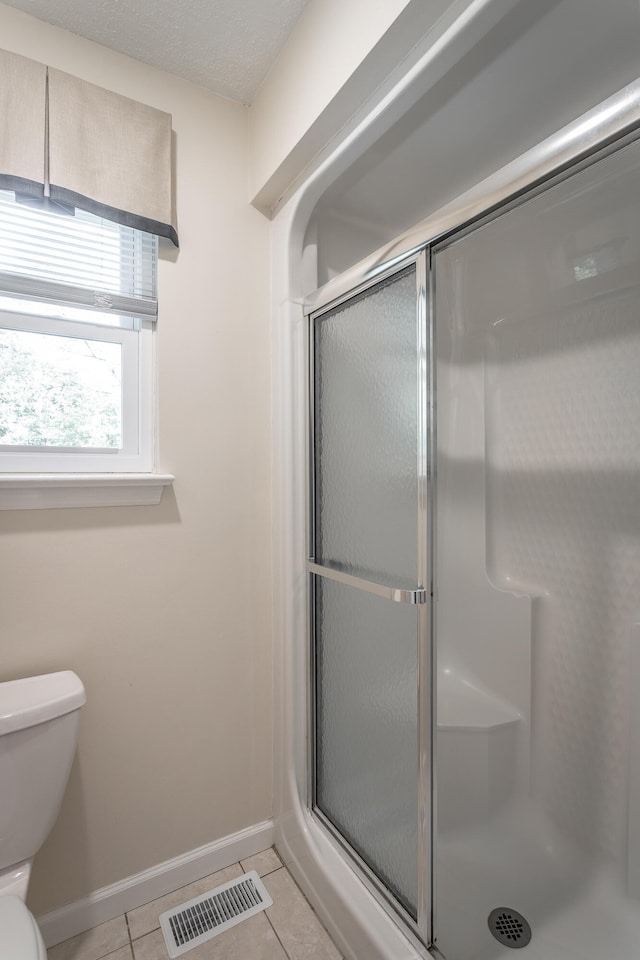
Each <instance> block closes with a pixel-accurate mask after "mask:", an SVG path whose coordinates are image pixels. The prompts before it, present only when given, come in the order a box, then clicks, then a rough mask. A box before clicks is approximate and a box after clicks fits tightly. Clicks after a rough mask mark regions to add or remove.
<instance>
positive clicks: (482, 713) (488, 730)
mask: <svg viewBox="0 0 640 960" xmlns="http://www.w3.org/2000/svg"><path fill="white" fill-rule="evenodd" d="M521 721H522V717H521V716H520V714H518V713H517V712H516V711H515V710H514V709H513V707H510V706H508V705H507V704H504V703H503V702H502V701H500V700H497V699H496V698H495V697H492V696H491V694H489V693H487V692H486V691H484V690H480V689H479V688H478V687H475V686H473V685H472V684H470V683H468V682H466V681H464V680H461V679H460V678H459V677H456V676H455V675H454V674H441V675H440V676H439V677H438V721H437V741H438V760H437V763H438V796H439V797H440V798H442V799H444V800H445V802H444V803H440V804H439V808H438V829H439V830H445V831H449V830H455V829H458V828H464V827H468V826H474V825H478V824H479V823H483V822H486V821H487V820H488V819H489V818H490V817H491V816H493V815H494V814H495V813H496V812H497V811H498V810H499V809H501V808H502V807H503V806H504V805H505V804H506V803H507V802H508V801H509V799H510V798H511V797H512V796H513V792H514V789H515V785H516V774H515V771H516V769H517V746H518V733H519V730H520V728H521Z"/></svg>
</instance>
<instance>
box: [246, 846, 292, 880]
mask: <svg viewBox="0 0 640 960" xmlns="http://www.w3.org/2000/svg"><path fill="white" fill-rule="evenodd" d="M240 866H241V867H242V869H243V870H244V872H245V873H249V871H250V870H255V871H256V873H257V874H258V876H259V877H266V875H267V874H268V873H273V872H274V870H280V869H281V868H282V861H281V860H280V857H279V856H278V854H277V853H276V852H275V850H274V849H273V847H272V848H271V849H270V850H263V851H262V853H256V854H255V855H254V856H253V857H247V859H246V860H241V861H240Z"/></svg>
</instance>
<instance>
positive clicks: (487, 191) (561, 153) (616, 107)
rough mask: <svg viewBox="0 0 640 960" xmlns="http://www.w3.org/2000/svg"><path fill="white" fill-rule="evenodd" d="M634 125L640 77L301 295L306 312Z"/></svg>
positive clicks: (337, 300) (345, 294)
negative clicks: (351, 264) (323, 282)
mask: <svg viewBox="0 0 640 960" xmlns="http://www.w3.org/2000/svg"><path fill="white" fill-rule="evenodd" d="M639 128H640V79H638V80H634V82H633V83H630V84H628V85H627V86H626V87H623V88H622V90H619V91H618V92H617V93H615V94H613V96H611V97H608V98H607V99H606V100H604V101H603V102H602V103H601V104H599V105H598V106H597V107H594V108H593V109H592V110H589V111H588V112H587V113H585V114H583V115H582V116H581V117H579V118H578V119H577V120H574V121H573V122H572V123H570V124H568V125H567V126H565V127H563V128H562V129H561V130H559V131H558V132H557V133H555V134H553V135H552V136H551V137H548V138H547V139H546V140H543V141H542V143H539V144H538V145H537V146H535V147H532V149H531V150H527V151H526V153H524V154H522V156H520V157H518V158H517V159H516V160H513V161H511V162H510V163H508V164H507V165H506V166H504V167H502V168H501V169H500V170H498V171H497V172H496V173H494V174H492V175H491V176H489V177H487V178H486V180H483V181H482V182H481V183H479V184H477V186H475V187H472V188H471V189H470V190H468V191H466V192H465V193H463V194H462V195H461V196H460V197H458V198H457V199H456V200H454V201H452V202H451V203H449V204H447V205H446V206H444V207H442V208H441V209H440V210H438V211H437V212H436V213H434V214H431V215H430V216H428V217H426V219H424V220H422V221H420V223H418V224H416V226H414V227H411V229H409V230H407V231H405V232H404V233H402V234H400V236H399V237H397V238H396V239H395V240H392V241H391V242H390V243H388V244H386V245H384V246H382V247H380V248H379V249H378V250H376V251H375V252H374V253H372V254H370V255H369V256H368V257H365V258H364V260H360V261H359V262H358V263H356V264H354V266H353V267H350V268H349V269H348V270H346V271H345V272H344V273H342V274H340V276H338V277H334V279H332V280H330V281H329V282H328V283H325V284H324V285H323V286H322V287H319V288H318V289H317V290H316V291H314V292H313V293H311V294H309V295H308V296H307V297H305V299H304V312H305V315H307V316H308V315H309V314H312V313H315V312H317V311H318V310H324V309H326V308H329V307H331V308H334V307H336V306H339V305H340V304H341V303H342V302H344V301H345V300H348V299H350V298H351V297H352V296H353V294H354V291H356V290H357V291H358V292H363V291H364V290H366V289H367V288H368V287H370V286H373V285H374V284H376V283H378V282H379V281H380V280H381V279H382V278H383V277H384V276H385V275H386V274H388V273H391V272H393V271H395V270H397V269H400V268H401V265H402V264H403V262H404V261H409V260H410V259H412V258H415V257H416V256H417V255H418V254H419V253H420V252H421V251H422V250H425V249H426V248H427V247H430V246H433V245H434V244H435V243H440V242H442V241H443V240H446V239H447V238H448V237H450V236H451V235H452V234H453V233H455V234H456V237H460V236H462V235H463V233H462V231H464V230H465V229H471V228H475V227H476V226H477V225H478V224H479V223H480V222H482V221H488V220H490V219H494V218H495V217H496V216H498V215H499V214H502V213H504V212H505V211H506V210H508V209H509V208H510V207H511V206H514V205H517V204H519V203H520V202H522V201H523V199H524V198H525V197H526V198H529V197H532V196H535V193H536V192H539V191H541V190H546V189H547V188H548V187H549V186H550V185H551V184H552V183H556V182H559V181H560V180H563V179H566V178H567V177H569V176H571V175H572V174H574V173H577V171H578V170H580V169H582V168H583V167H586V166H590V165H591V164H592V163H595V162H596V161H597V160H600V159H601V158H602V157H603V156H606V155H607V154H608V153H611V152H614V151H615V150H618V149H620V147H622V146H624V143H625V141H626V140H629V142H631V141H632V140H635V139H636V138H637V137H638V134H639Z"/></svg>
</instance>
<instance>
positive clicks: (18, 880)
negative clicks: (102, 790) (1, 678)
mask: <svg viewBox="0 0 640 960" xmlns="http://www.w3.org/2000/svg"><path fill="white" fill-rule="evenodd" d="M85 702H86V695H85V691H84V687H83V685H82V682H81V681H80V679H79V678H78V677H77V676H76V675H75V673H72V672H71V671H70V670H63V671H60V672H58V673H50V674H46V675H43V676H38V677H26V678H24V679H22V680H10V681H8V682H6V683H0V960H43V958H46V950H45V947H44V943H43V941H42V936H41V934H40V931H39V930H38V927H37V924H36V922H35V920H34V918H33V917H32V915H31V914H30V913H29V911H28V909H27V907H26V905H25V903H24V900H25V899H26V895H27V887H28V884H29V876H30V873H31V864H32V861H33V858H34V856H35V854H36V853H37V852H38V850H39V849H40V847H41V846H42V844H43V843H44V841H45V839H46V838H47V836H48V834H49V832H50V830H51V828H52V826H53V824H54V822H55V820H56V818H57V816H58V813H59V811H60V805H61V803H62V797H63V795H64V791H65V788H66V785H67V780H68V779H69V773H70V771H71V764H72V763H73V756H74V753H75V749H76V743H77V738H78V719H79V714H80V709H81V707H82V706H83V704H84V703H85Z"/></svg>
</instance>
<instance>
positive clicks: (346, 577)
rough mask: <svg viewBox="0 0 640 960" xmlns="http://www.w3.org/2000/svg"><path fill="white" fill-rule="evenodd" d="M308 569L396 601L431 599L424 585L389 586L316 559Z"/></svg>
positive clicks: (328, 578)
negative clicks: (317, 561)
mask: <svg viewBox="0 0 640 960" xmlns="http://www.w3.org/2000/svg"><path fill="white" fill-rule="evenodd" d="M307 569H308V571H309V573H314V574H315V575H316V576H318V577H325V578H326V579H327V580H335V581H336V583H343V584H344V585H345V586H347V587H355V588H356V589H357V590H365V591H366V592H367V593H373V594H375V595H376V596H377V597H383V598H384V599H385V600H393V601H394V603H414V604H415V603H427V601H428V599H429V595H428V591H427V590H425V589H424V587H416V589H415V590H407V589H405V588H403V587H388V586H386V585H385V584H383V583H375V582H374V581H373V580H363V579H362V577H354V576H353V575H352V574H350V573H345V572H344V571H343V570H336V568H335V567H330V566H327V565H326V564H320V563H316V562H315V560H309V561H308V562H307Z"/></svg>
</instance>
